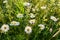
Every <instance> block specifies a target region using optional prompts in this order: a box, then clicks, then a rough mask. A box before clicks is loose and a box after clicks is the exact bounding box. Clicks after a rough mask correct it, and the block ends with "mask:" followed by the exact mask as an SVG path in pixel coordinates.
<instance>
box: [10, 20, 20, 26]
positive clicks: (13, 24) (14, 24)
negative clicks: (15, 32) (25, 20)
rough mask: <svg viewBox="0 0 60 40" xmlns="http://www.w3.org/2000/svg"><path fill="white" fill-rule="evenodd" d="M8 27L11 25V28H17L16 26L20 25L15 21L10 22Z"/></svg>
mask: <svg viewBox="0 0 60 40" xmlns="http://www.w3.org/2000/svg"><path fill="white" fill-rule="evenodd" d="M10 25H11V26H18V25H20V23H19V22H17V21H12V22H11V23H10Z"/></svg>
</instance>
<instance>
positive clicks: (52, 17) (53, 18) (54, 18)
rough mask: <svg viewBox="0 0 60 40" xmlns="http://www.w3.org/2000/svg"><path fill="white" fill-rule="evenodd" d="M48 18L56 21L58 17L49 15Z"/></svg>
mask: <svg viewBox="0 0 60 40" xmlns="http://www.w3.org/2000/svg"><path fill="white" fill-rule="evenodd" d="M50 19H51V20H53V21H55V22H56V21H58V19H59V18H56V17H54V16H51V17H50Z"/></svg>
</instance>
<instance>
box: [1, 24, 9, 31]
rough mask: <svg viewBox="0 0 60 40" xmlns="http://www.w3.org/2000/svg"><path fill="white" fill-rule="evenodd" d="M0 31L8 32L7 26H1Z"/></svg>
mask: <svg viewBox="0 0 60 40" xmlns="http://www.w3.org/2000/svg"><path fill="white" fill-rule="evenodd" d="M1 30H2V31H3V32H7V31H8V30H9V25H7V24H3V25H2V27H1Z"/></svg>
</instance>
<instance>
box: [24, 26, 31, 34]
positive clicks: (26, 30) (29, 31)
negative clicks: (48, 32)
mask: <svg viewBox="0 0 60 40" xmlns="http://www.w3.org/2000/svg"><path fill="white" fill-rule="evenodd" d="M25 32H26V33H27V34H30V33H31V32H32V28H31V27H30V26H26V27H25Z"/></svg>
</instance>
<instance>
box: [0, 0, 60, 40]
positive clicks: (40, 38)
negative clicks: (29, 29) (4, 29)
mask: <svg viewBox="0 0 60 40" xmlns="http://www.w3.org/2000/svg"><path fill="white" fill-rule="evenodd" d="M3 1H4V0H0V27H1V26H2V25H3V24H8V25H9V24H10V23H11V21H18V22H20V25H19V26H10V25H9V28H10V29H9V31H8V32H7V33H6V34H5V33H1V31H0V40H60V34H58V35H56V36H55V37H52V36H53V35H54V34H55V33H56V32H57V31H58V29H59V28H60V23H59V22H60V3H59V2H60V0H43V1H42V0H30V1H29V0H8V3H3ZM24 2H30V3H31V5H30V6H29V7H25V6H24V5H23V3H24ZM45 5H46V6H47V8H46V9H41V6H45ZM32 8H34V9H35V11H33V10H32ZM18 13H21V14H23V15H24V17H23V18H21V19H20V18H17V17H16V15H17V14H18ZM30 13H33V14H35V15H36V17H35V18H33V19H36V23H35V24H30V23H29V20H30V19H31V18H30V17H29V14H30ZM50 16H55V17H56V18H59V20H58V21H57V22H54V21H53V20H51V19H50ZM39 24H44V25H45V29H44V30H40V29H39V27H38V25H39ZM27 25H29V26H31V27H32V33H31V34H30V35H28V34H26V33H25V31H24V29H25V27H26V26H27ZM50 28H52V29H53V31H52V32H50V31H49V29H50Z"/></svg>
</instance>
